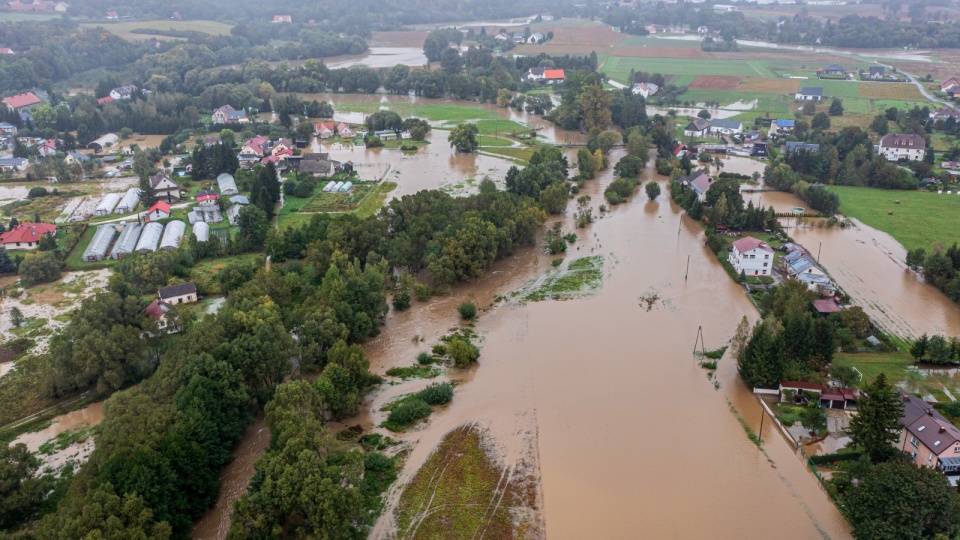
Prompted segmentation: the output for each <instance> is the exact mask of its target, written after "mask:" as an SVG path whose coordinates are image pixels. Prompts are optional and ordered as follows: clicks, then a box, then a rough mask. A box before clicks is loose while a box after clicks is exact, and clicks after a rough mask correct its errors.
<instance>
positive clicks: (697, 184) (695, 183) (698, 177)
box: [677, 171, 713, 202]
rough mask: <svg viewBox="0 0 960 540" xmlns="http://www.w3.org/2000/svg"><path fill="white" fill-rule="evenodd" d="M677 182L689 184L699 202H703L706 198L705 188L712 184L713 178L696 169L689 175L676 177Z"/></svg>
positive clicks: (707, 188)
mask: <svg viewBox="0 0 960 540" xmlns="http://www.w3.org/2000/svg"><path fill="white" fill-rule="evenodd" d="M677 182H680V184H682V185H686V186H689V187H690V188H691V189H693V191H695V192H696V193H697V199H699V201H700V202H704V201H706V200H707V190H709V189H710V186H712V185H713V178H710V175H708V174H707V173H705V172H703V171H697V172H695V173H693V174H691V175H690V176H681V177H680V178H677Z"/></svg>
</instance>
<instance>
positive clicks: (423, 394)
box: [417, 382, 453, 405]
mask: <svg viewBox="0 0 960 540" xmlns="http://www.w3.org/2000/svg"><path fill="white" fill-rule="evenodd" d="M417 397H418V398H420V399H421V400H423V402H424V403H427V404H430V405H443V404H445V403H450V400H452V399H453V385H452V384H450V383H448V382H445V383H434V384H431V385H430V386H428V387H426V388H424V389H423V390H421V391H420V392H419V393H418V394H417Z"/></svg>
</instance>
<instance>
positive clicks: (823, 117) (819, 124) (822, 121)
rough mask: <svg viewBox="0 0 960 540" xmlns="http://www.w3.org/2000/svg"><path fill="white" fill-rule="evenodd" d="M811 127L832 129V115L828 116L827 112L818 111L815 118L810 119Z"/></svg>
mask: <svg viewBox="0 0 960 540" xmlns="http://www.w3.org/2000/svg"><path fill="white" fill-rule="evenodd" d="M810 127H812V128H813V129H818V130H821V131H822V130H824V129H830V117H829V116H827V113H824V112H818V113H817V115H816V116H814V117H813V120H812V121H810Z"/></svg>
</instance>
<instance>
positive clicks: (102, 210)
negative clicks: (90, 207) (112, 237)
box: [93, 193, 122, 216]
mask: <svg viewBox="0 0 960 540" xmlns="http://www.w3.org/2000/svg"><path fill="white" fill-rule="evenodd" d="M121 197H122V195H120V194H119V193H107V194H106V195H104V196H103V198H102V199H100V203H99V204H97V209H96V210H94V211H93V215H95V216H107V215H110V214H111V213H113V209H114V208H116V207H117V204H118V203H119V202H120V198H121Z"/></svg>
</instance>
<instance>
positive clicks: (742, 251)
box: [728, 236, 773, 276]
mask: <svg viewBox="0 0 960 540" xmlns="http://www.w3.org/2000/svg"><path fill="white" fill-rule="evenodd" d="M728 260H729V261H730V264H731V265H733V269H734V270H735V271H736V272H737V273H738V274H740V273H743V274H745V275H748V276H769V275H770V272H771V271H772V270H773V248H771V247H770V246H768V245H767V243H766V242H761V241H760V240H758V239H756V238H754V237H752V236H747V237H745V238H741V239H739V240H737V241H736V242H734V243H733V248H732V249H731V250H730V256H729V257H728Z"/></svg>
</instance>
